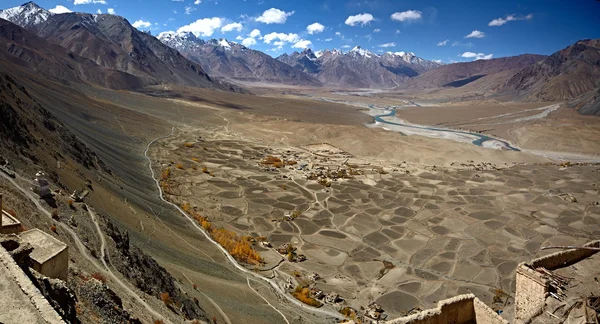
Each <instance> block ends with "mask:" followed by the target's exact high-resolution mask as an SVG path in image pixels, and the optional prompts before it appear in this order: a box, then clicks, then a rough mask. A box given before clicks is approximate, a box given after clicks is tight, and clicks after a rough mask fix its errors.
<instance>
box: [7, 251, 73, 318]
mask: <svg viewBox="0 0 600 324" xmlns="http://www.w3.org/2000/svg"><path fill="white" fill-rule="evenodd" d="M15 251H16V250H15ZM0 273H1V274H2V276H3V278H4V279H7V280H12V281H14V282H16V283H17V285H18V287H19V288H20V291H6V292H2V293H3V296H0V301H1V300H2V298H3V297H4V298H8V299H9V300H10V301H15V300H16V299H15V298H14V297H13V296H10V294H23V295H24V296H26V297H25V300H27V302H28V303H27V304H21V305H19V306H18V308H17V309H12V310H9V309H2V310H1V311H0V313H5V314H7V313H9V314H11V315H10V316H11V318H10V319H11V320H15V321H18V320H23V319H24V318H29V319H31V318H34V317H37V318H39V319H41V322H45V323H64V321H63V320H62V318H61V317H60V316H59V315H58V313H56V311H55V310H54V308H52V306H51V305H50V303H48V301H47V300H46V298H45V297H44V295H42V293H41V292H40V291H39V290H38V289H37V288H36V287H35V285H34V284H33V283H32V282H31V280H30V279H29V278H28V277H27V275H26V274H25V272H23V270H22V269H21V268H20V267H19V265H18V264H17V263H16V262H15V260H14V259H13V257H12V256H11V254H9V252H8V251H7V250H5V249H4V247H3V246H1V245H0ZM6 294H8V295H6ZM0 305H1V306H2V307H5V308H6V307H11V305H9V303H5V302H0ZM8 311H10V312H8ZM33 313H35V314H33ZM23 323H30V322H29V321H28V320H23Z"/></svg>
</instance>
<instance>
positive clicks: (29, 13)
mask: <svg viewBox="0 0 600 324" xmlns="http://www.w3.org/2000/svg"><path fill="white" fill-rule="evenodd" d="M52 15H53V13H51V12H50V11H48V10H46V9H44V8H42V7H40V6H38V5H37V4H35V3H34V2H27V3H25V4H23V5H21V6H18V7H14V8H8V9H5V10H0V18H2V19H5V20H8V21H10V22H12V23H14V24H16V25H19V26H21V27H23V28H27V27H31V26H35V25H37V24H41V23H43V22H44V21H46V20H47V19H48V17H50V16H52Z"/></svg>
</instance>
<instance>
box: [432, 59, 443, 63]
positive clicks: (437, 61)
mask: <svg viewBox="0 0 600 324" xmlns="http://www.w3.org/2000/svg"><path fill="white" fill-rule="evenodd" d="M432 61H434V62H435V63H442V60H432Z"/></svg>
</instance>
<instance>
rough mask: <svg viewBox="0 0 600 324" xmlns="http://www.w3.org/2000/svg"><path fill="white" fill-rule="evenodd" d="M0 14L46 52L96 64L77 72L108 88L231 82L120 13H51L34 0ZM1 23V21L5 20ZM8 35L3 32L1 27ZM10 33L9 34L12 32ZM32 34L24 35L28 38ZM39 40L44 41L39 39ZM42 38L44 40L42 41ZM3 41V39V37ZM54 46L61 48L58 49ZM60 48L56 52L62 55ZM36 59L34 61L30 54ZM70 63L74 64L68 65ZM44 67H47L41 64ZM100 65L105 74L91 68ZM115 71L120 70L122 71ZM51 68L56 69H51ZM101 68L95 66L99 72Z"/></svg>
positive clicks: (220, 85)
mask: <svg viewBox="0 0 600 324" xmlns="http://www.w3.org/2000/svg"><path fill="white" fill-rule="evenodd" d="M0 18H1V19H6V20H8V21H11V22H12V23H14V24H17V25H19V26H21V27H23V28H25V29H26V30H27V32H21V31H19V33H22V34H23V35H28V33H33V34H36V35H37V36H38V37H39V38H35V41H36V42H38V43H39V44H37V47H47V48H48V49H52V50H51V51H50V52H49V53H44V54H47V55H51V56H59V53H58V52H63V51H64V50H66V51H64V52H66V55H67V56H68V57H66V58H65V59H67V60H69V59H71V60H76V61H81V58H85V59H87V61H89V62H86V63H85V64H86V65H88V66H89V65H90V64H95V65H96V66H95V67H93V68H90V70H88V71H85V72H83V71H82V72H81V73H79V74H80V76H81V74H82V73H83V74H85V75H86V76H85V77H84V78H82V79H84V80H85V81H90V82H92V83H96V84H99V85H102V86H106V87H110V88H122V87H126V88H137V87H143V86H148V85H157V84H163V83H175V84H181V85H187V86H197V87H203V88H211V89H221V90H234V87H232V86H230V85H228V84H226V83H222V82H215V81H214V80H212V79H211V77H209V75H208V74H207V73H206V72H205V71H204V69H203V68H202V67H201V66H200V65H199V64H197V63H194V62H191V61H189V60H187V59H186V58H185V57H183V56H182V55H181V54H180V53H179V52H177V51H176V50H174V49H172V48H170V47H168V46H166V45H164V44H162V43H161V42H160V41H158V40H157V39H156V38H154V37H152V36H150V35H148V34H146V33H144V32H141V31H139V30H137V29H136V28H134V27H133V26H131V24H130V23H129V22H128V21H127V20H126V19H124V18H122V17H119V16H115V15H109V14H99V15H91V14H85V13H65V14H52V13H51V12H49V11H47V10H45V9H43V8H41V7H39V6H38V5H37V4H35V3H33V2H28V3H25V4H23V5H22V6H20V7H15V8H10V9H6V10H3V11H1V12H0ZM4 26H5V27H7V28H8V26H6V24H4ZM4 34H5V35H6V36H9V35H8V34H7V32H5V33H4ZM11 37H12V36H11ZM31 39H33V38H32V37H24V38H23V41H24V42H29V43H30V41H31ZM41 40H43V42H42V41H41ZM11 41H12V42H13V45H11V46H10V47H11V49H10V50H9V52H11V53H12V54H13V55H15V56H19V55H20V53H19V52H18V51H17V50H16V49H15V47H19V46H21V45H23V44H21V43H15V42H14V40H11ZM42 43H43V44H42ZM48 43H49V44H48ZM7 44H8V43H7ZM54 45H58V47H60V48H62V49H58V47H57V46H54ZM31 54H32V55H31V57H30V59H29V60H27V63H28V64H30V65H45V64H46V63H45V61H42V60H41V56H43V55H44V54H41V53H39V52H37V51H35V50H33V51H31ZM64 54H65V53H60V56H62V57H64ZM36 59H38V63H39V64H37V63H36V62H35V60H36ZM69 68H70V69H74V68H73V67H69ZM45 69H46V68H45ZM103 69H105V70H106V71H107V72H106V75H103V74H94V73H95V72H97V71H102V70H103ZM114 71H119V72H123V73H121V74H119V73H114ZM55 72H56V71H55ZM98 73H100V72H98Z"/></svg>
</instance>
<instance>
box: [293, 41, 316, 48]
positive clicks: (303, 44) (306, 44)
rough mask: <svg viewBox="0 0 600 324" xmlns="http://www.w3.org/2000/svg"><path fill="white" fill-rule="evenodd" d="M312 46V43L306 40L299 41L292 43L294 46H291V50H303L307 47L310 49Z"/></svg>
mask: <svg viewBox="0 0 600 324" xmlns="http://www.w3.org/2000/svg"><path fill="white" fill-rule="evenodd" d="M311 45H312V42H311V41H309V40H306V39H301V40H300V41H298V42H296V43H294V45H292V47H293V48H301V49H305V48H307V47H310V46H311Z"/></svg>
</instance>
